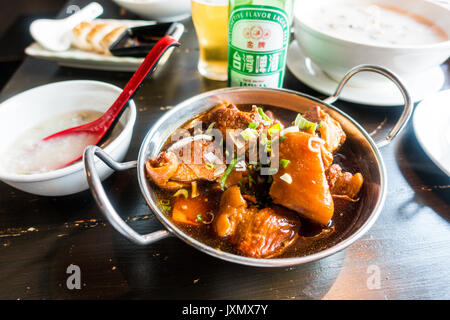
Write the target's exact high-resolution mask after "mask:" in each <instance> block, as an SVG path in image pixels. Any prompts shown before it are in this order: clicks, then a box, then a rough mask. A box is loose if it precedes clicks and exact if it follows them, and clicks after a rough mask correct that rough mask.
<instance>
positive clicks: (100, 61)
mask: <svg viewBox="0 0 450 320" xmlns="http://www.w3.org/2000/svg"><path fill="white" fill-rule="evenodd" d="M95 21H98V22H115V23H121V24H123V25H125V26H126V27H138V26H144V25H151V24H155V23H156V22H155V21H146V20H113V19H97V20H95ZM183 31H184V26H183V25H182V24H181V23H177V27H176V28H175V30H174V32H173V34H172V36H173V37H174V38H175V39H176V40H180V38H181V36H182V34H183ZM171 52H172V48H171V49H169V51H168V54H165V55H164V57H163V58H161V60H160V61H159V63H158V66H161V65H163V64H164V63H165V62H166V61H167V59H168V58H169V56H170V54H171ZM25 53H26V54H28V55H29V56H33V57H36V58H40V59H45V60H51V61H56V62H58V63H59V64H60V65H62V66H67V67H74V68H82V69H96V70H109V71H129V72H134V71H136V69H137V68H138V67H139V66H140V64H141V63H142V61H144V59H143V58H134V57H116V56H108V55H104V54H98V53H95V52H89V51H83V50H79V49H75V48H70V49H69V50H67V51H63V52H54V51H49V50H47V49H45V48H43V47H41V46H40V45H39V44H38V43H36V42H35V43H32V44H31V45H30V46H29V47H27V48H26V49H25Z"/></svg>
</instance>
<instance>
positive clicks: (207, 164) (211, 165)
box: [205, 163, 215, 171]
mask: <svg viewBox="0 0 450 320" xmlns="http://www.w3.org/2000/svg"><path fill="white" fill-rule="evenodd" d="M205 167H206V169H208V170H211V171H212V170H214V167H215V166H214V165H213V164H212V163H206V164H205Z"/></svg>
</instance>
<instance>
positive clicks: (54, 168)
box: [0, 80, 136, 196]
mask: <svg viewBox="0 0 450 320" xmlns="http://www.w3.org/2000/svg"><path fill="white" fill-rule="evenodd" d="M121 92H122V89H120V88H118V87H116V86H114V85H111V84H108V83H104V82H100V81H91V80H72V81H61V82H55V83H50V84H46V85H43V86H39V87H35V88H32V89H29V90H27V91H24V92H21V93H19V94H17V95H15V96H13V97H11V98H9V99H8V100H6V101H3V102H2V103H1V104H0V136H1V137H2V139H0V180H1V181H3V182H4V183H7V184H9V185H10V186H12V187H14V188H16V189H19V190H22V191H25V192H28V193H32V194H37V195H42V196H65V195H69V194H74V193H77V192H81V191H83V190H86V189H88V184H87V181H86V174H85V171H84V166H83V163H82V161H76V162H73V163H71V164H69V165H67V164H68V163H69V161H71V160H74V159H76V158H77V156H79V155H80V154H82V153H83V150H84V148H85V147H86V146H87V145H91V144H96V141H92V139H91V136H92V135H89V134H85V133H79V134H74V135H67V136H63V137H60V138H58V139H51V140H48V141H45V140H44V138H45V137H47V136H49V135H51V134H54V133H56V132H59V131H62V130H65V129H68V128H72V127H76V126H79V125H83V124H85V123H89V122H91V121H94V120H95V119H97V118H99V117H100V116H101V115H102V114H103V113H104V112H105V111H106V110H108V108H109V107H110V106H111V104H112V103H113V102H114V101H115V100H116V99H117V97H118V96H119V95H120V93H121ZM135 121H136V105H135V104H134V102H133V100H130V101H129V102H128V106H127V108H126V109H125V110H124V111H123V113H122V114H121V115H120V117H119V118H118V120H117V121H116V122H115V123H114V124H113V126H112V127H111V128H110V130H109V131H108V132H107V134H106V135H105V136H104V138H102V140H101V141H100V142H99V143H98V144H99V145H100V146H103V147H104V148H105V149H108V150H109V151H110V155H111V156H112V157H113V158H115V159H123V158H124V157H125V155H126V153H127V151H128V148H129V146H130V142H131V138H132V134H133V127H134V123H135ZM97 162H98V166H99V167H98V170H99V172H100V178H101V179H102V180H103V179H106V178H107V177H108V176H109V175H110V174H111V173H112V172H113V170H112V169H110V168H109V167H108V166H106V165H105V164H104V163H103V162H100V161H97Z"/></svg>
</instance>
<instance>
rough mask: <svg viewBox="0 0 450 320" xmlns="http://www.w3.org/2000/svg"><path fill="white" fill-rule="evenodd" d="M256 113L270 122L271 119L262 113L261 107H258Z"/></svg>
mask: <svg viewBox="0 0 450 320" xmlns="http://www.w3.org/2000/svg"><path fill="white" fill-rule="evenodd" d="M258 113H259V115H260V116H261V117H262V118H263V120H264V121H270V123H272V119H270V118H269V117H268V116H267V114H265V113H264V110H263V109H262V108H260V107H258Z"/></svg>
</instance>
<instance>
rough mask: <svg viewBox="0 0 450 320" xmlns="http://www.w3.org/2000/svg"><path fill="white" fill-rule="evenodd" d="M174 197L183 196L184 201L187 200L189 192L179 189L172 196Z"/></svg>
mask: <svg viewBox="0 0 450 320" xmlns="http://www.w3.org/2000/svg"><path fill="white" fill-rule="evenodd" d="M173 196H174V197H178V196H183V197H184V198H185V199H187V198H189V191H187V190H186V189H180V190H178V191H177V192H175V193H174V194H173Z"/></svg>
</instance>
